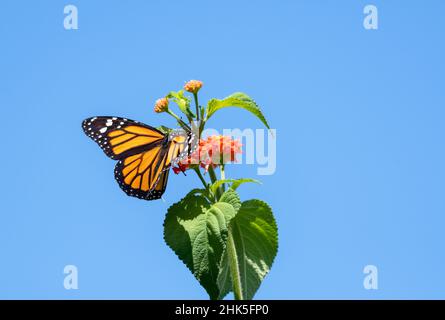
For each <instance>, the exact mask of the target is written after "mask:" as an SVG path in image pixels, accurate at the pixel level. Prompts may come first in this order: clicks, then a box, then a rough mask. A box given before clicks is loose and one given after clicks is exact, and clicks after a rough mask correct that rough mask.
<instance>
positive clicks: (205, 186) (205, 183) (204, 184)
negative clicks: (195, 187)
mask: <svg viewBox="0 0 445 320" xmlns="http://www.w3.org/2000/svg"><path fill="white" fill-rule="evenodd" d="M193 169H194V170H195V172H196V174H197V175H198V177H199V180H201V182H202V184H203V186H204V188H206V189H208V185H207V182H206V181H205V179H204V177H203V176H202V174H201V171H199V168H193Z"/></svg>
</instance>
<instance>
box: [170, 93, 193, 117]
mask: <svg viewBox="0 0 445 320" xmlns="http://www.w3.org/2000/svg"><path fill="white" fill-rule="evenodd" d="M167 98H169V99H172V100H173V101H174V102H175V103H176V104H177V105H178V107H179V109H180V110H181V111H182V113H184V114H185V115H186V116H187V118H194V117H195V115H194V114H193V112H192V111H191V110H190V98H188V97H186V96H185V95H184V91H183V90H180V91H178V92H175V91H171V92H170V93H169V94H168V95H167Z"/></svg>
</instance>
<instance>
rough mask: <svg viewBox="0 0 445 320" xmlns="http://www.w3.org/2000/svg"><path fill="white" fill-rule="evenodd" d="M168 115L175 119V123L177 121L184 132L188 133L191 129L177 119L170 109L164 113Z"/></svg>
mask: <svg viewBox="0 0 445 320" xmlns="http://www.w3.org/2000/svg"><path fill="white" fill-rule="evenodd" d="M166 112H167V113H168V114H169V115H171V116H172V117H173V118H175V119H176V121H178V123H179V125H180V126H181V127H182V128H183V129H184V130H185V131H188V132H190V131H191V129H190V127H189V126H188V125H187V123H185V122H184V121H182V120H181V118H179V117H178V116H177V115H176V114H175V113H174V112H173V111H171V110H170V109H168V110H167V111H166Z"/></svg>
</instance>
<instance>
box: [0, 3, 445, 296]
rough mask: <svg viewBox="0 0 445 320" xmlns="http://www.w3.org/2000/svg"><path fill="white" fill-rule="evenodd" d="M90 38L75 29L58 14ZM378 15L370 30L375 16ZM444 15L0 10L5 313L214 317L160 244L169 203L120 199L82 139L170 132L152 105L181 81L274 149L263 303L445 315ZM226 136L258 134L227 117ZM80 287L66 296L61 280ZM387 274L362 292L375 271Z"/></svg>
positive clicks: (382, 8)
mask: <svg viewBox="0 0 445 320" xmlns="http://www.w3.org/2000/svg"><path fill="white" fill-rule="evenodd" d="M69 3H72V4H74V5H76V6H77V7H78V10H79V29H78V30H75V31H73V30H72V31H67V30H64V28H63V18H64V15H63V7H64V5H66V4H69ZM369 3H372V4H375V5H376V6H377V7H378V9H379V29H378V30H373V31H369V30H365V29H364V28H363V26H362V21H363V18H364V15H363V8H364V6H365V5H367V4H369ZM444 11H445V5H444V3H443V1H439V0H437V1H433V0H431V1H427V2H425V1H373V2H368V1H361V0H355V1H352V0H351V1H256V2H255V4H253V2H252V1H232V0H228V1H224V2H220V3H215V2H209V1H206V2H205V1H199V0H197V1H181V2H180V1H168V3H166V2H165V1H142V0H140V1H126V2H118V1H102V0H101V1H99V0H97V1H72V2H66V3H64V2H63V1H40V2H36V1H2V3H1V5H0V35H1V37H0V38H1V52H2V53H1V60H0V74H1V77H0V106H1V108H2V116H3V121H2V126H3V130H4V132H5V134H4V137H3V139H2V144H3V148H2V157H1V160H0V161H1V167H2V168H3V174H2V178H3V183H2V184H1V186H0V195H1V200H2V201H1V203H2V206H1V207H2V210H1V213H0V253H1V260H0V261H1V264H0V298H27V299H28V298H43V299H47V298H60V299H78V298H86V299H90V298H113V299H118V298H123V299H131V298H135V299H164V298H165V299H167V298H174V299H181V298H187V299H206V298H207V295H206V293H205V291H204V290H203V289H202V288H201V287H200V286H199V284H198V283H197V282H196V281H195V279H194V278H193V276H192V275H191V273H190V272H189V271H188V270H187V269H186V268H185V267H184V265H183V264H182V263H181V262H180V261H179V260H178V259H177V258H176V256H175V255H174V254H173V252H171V251H170V249H169V248H168V247H167V246H166V245H165V244H164V242H163V236H162V232H163V229H162V223H163V219H164V215H165V213H166V210H167V208H168V206H169V205H170V204H172V203H173V202H175V201H177V200H179V199H180V198H181V197H182V196H183V195H184V194H185V193H186V191H187V190H188V189H190V188H192V187H195V186H198V185H199V181H198V180H197V179H196V177H194V176H193V175H190V176H188V177H187V178H185V177H183V176H173V175H171V179H170V184H169V186H168V189H167V192H166V193H165V196H164V198H165V202H163V201H156V202H145V201H141V200H138V199H135V198H129V197H126V196H125V195H124V194H123V193H122V191H121V190H120V189H119V187H118V185H117V184H116V183H115V181H114V177H113V168H114V162H113V161H112V160H110V159H108V158H106V157H105V156H104V155H103V153H102V152H101V151H100V150H99V149H98V147H97V146H96V145H94V144H93V143H92V142H91V141H90V140H89V139H87V138H86V137H85V136H84V134H83V132H82V130H81V126H80V124H81V121H82V120H83V119H84V118H86V117H89V116H94V115H117V116H124V117H128V118H132V119H137V120H140V121H143V122H145V123H148V124H152V125H160V124H164V125H170V126H173V122H172V121H171V119H169V118H168V117H167V116H165V115H155V114H153V113H152V106H153V102H154V101H155V100H156V99H157V98H159V97H161V96H163V95H165V94H166V93H167V92H168V91H170V90H178V89H180V88H181V86H182V85H183V84H184V82H185V81H186V80H189V79H201V80H203V81H204V83H205V87H204V89H203V90H202V95H201V101H205V100H207V99H209V98H212V97H219V98H222V97H225V96H227V95H229V94H230V93H232V92H235V91H243V92H246V93H248V94H249V95H250V96H252V97H253V98H255V100H256V101H257V102H258V103H259V104H260V105H261V106H262V108H263V110H264V113H265V115H266V117H267V118H268V120H269V122H270V124H271V126H272V127H273V128H276V129H277V170H276V173H275V174H274V175H271V176H261V177H256V167H255V166H252V165H250V166H249V165H244V166H231V167H229V168H228V169H227V175H229V176H230V177H256V178H258V179H260V180H262V182H263V184H262V185H261V186H257V185H246V186H243V187H242V189H241V190H240V191H241V196H242V198H243V199H250V198H254V197H255V198H261V199H264V200H265V201H267V202H268V203H270V205H271V206H272V208H273V210H274V213H275V216H276V219H277V223H278V226H279V233H280V239H279V240H280V248H279V253H278V255H277V257H276V260H275V263H274V265H273V267H272V271H271V272H270V274H269V275H268V276H267V277H266V279H265V281H264V283H263V285H262V286H261V288H260V290H259V291H258V293H257V295H256V298H258V299H306V298H316V299H319V298H340V299H344V298H357V299H363V298H370V299H374V298H384V299H389V298H422V299H423V298H432V299H437V298H445V290H444V289H445V278H444V277H443V270H444V263H445V252H444V250H443V244H444V241H445V235H444V233H443V228H444V225H445V217H444V215H445V197H444V181H445V169H444V168H445V167H444V163H445V151H444V140H443V139H444V137H445V129H444V125H443V119H444V116H445V111H444V106H445V97H444V90H443V75H444V73H445V68H444V60H443V57H444V56H445V52H444V51H445V45H444V42H443V38H444V31H445V30H444V26H443V12H444ZM209 125H211V126H212V127H215V128H219V129H222V128H261V123H260V122H259V121H258V120H256V119H254V118H252V117H251V116H250V115H249V114H248V113H246V112H244V111H242V110H224V111H221V112H220V113H219V114H217V115H216V116H215V117H214V119H213V120H212V122H211V123H209ZM68 264H74V265H76V266H77V267H78V270H79V289H78V290H69V291H68V290H65V289H64V287H63V278H64V274H63V268H64V266H65V265H68ZM368 264H372V265H375V266H377V267H378V271H379V289H378V290H365V289H364V287H363V278H364V274H363V268H364V266H366V265H368Z"/></svg>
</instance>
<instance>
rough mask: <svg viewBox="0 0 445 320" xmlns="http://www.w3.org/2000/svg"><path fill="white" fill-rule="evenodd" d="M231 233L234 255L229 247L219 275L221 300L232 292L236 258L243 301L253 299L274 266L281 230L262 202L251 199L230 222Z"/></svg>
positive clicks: (243, 204) (269, 210) (223, 258)
mask: <svg viewBox="0 0 445 320" xmlns="http://www.w3.org/2000/svg"><path fill="white" fill-rule="evenodd" d="M229 230H230V231H229V232H231V237H232V239H233V241H234V247H235V252H234V254H233V253H232V255H231V256H230V254H231V253H230V252H229V251H230V250H228V248H229V246H226V249H225V251H224V254H223V257H222V258H221V268H220V272H219V274H218V279H217V281H218V287H219V290H220V295H219V296H218V298H219V299H222V298H224V296H225V295H226V294H227V293H228V292H229V291H230V290H231V288H232V287H233V286H232V279H231V277H230V276H229V274H230V263H229V262H230V258H231V257H232V258H233V257H235V259H236V266H237V271H238V272H237V274H238V276H239V285H240V287H241V292H242V297H243V299H252V298H253V297H254V295H255V293H256V291H257V290H258V288H259V286H260V284H261V282H262V281H263V279H264V277H265V276H266V274H267V273H268V272H269V270H270V268H271V267H272V263H273V261H274V258H275V256H276V254H277V251H278V229H277V225H276V223H275V219H274V217H273V214H272V210H271V209H270V207H269V206H268V205H267V204H266V203H265V202H263V201H260V200H249V201H245V202H243V203H242V205H241V208H240V209H239V210H238V213H237V215H236V217H235V218H234V219H232V221H231V222H230V228H229Z"/></svg>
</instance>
